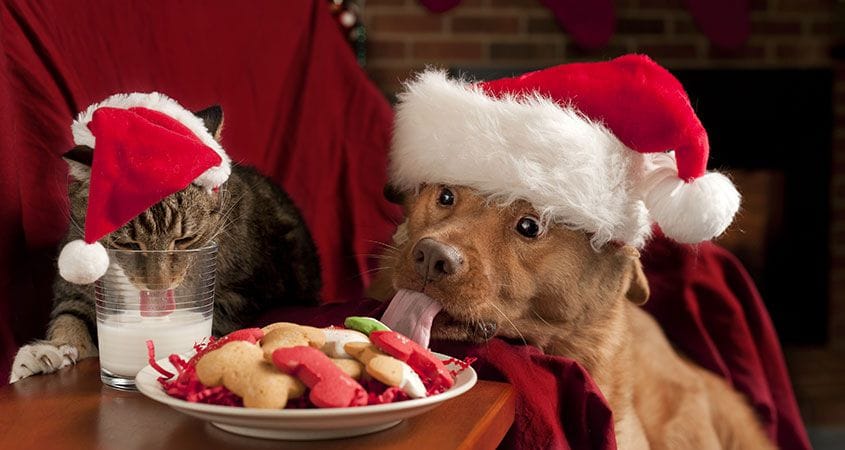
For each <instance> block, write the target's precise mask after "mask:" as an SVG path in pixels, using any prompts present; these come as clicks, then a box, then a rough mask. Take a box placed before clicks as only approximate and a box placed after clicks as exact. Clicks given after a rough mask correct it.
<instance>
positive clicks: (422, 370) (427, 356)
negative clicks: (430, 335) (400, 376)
mask: <svg viewBox="0 0 845 450" xmlns="http://www.w3.org/2000/svg"><path fill="white" fill-rule="evenodd" d="M370 341H372V343H373V344H375V346H376V347H378V348H379V349H380V350H382V351H383V352H385V353H387V354H388V355H390V356H392V357H394V358H396V359H398V360H400V361H403V362H405V363H407V364H408V365H409V366H411V368H412V369H414V372H416V373H418V374H419V375H420V376H421V377H423V378H426V379H429V380H431V383H432V389H431V390H433V391H435V392H438V391H443V390H446V389H449V388H450V387H452V386H453V385H454V384H455V380H454V379H453V378H452V375H451V374H450V373H449V371H448V370H447V369H446V366H444V365H443V362H442V361H440V359H439V358H437V357H436V356H434V353H431V352H430V351H428V350H427V349H425V348H423V347H422V346H420V345H419V344H417V343H416V342H414V341H412V340H410V339H409V338H407V337H405V336H403V335H401V334H399V333H397V332H395V331H373V332H372V333H370Z"/></svg>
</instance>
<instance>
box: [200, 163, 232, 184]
mask: <svg viewBox="0 0 845 450" xmlns="http://www.w3.org/2000/svg"><path fill="white" fill-rule="evenodd" d="M231 173H232V168H231V166H230V165H229V163H228V161H224V162H223V163H221V165H219V166H214V167H210V168H208V170H206V171H205V172H203V173H202V174H201V175H200V176H198V177H197V178H196V179H195V180H194V184H196V185H197V186H202V187H204V188H206V189H208V190H211V189H213V188H216V187H218V186H220V185H221V184H223V183H225V182H226V180H228V179H229V175H230V174H231Z"/></svg>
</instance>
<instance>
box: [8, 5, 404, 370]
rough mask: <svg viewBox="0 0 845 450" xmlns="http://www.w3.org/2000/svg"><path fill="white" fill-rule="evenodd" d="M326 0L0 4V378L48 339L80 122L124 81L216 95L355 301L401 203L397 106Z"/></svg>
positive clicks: (338, 286) (229, 128) (341, 292)
mask: <svg viewBox="0 0 845 450" xmlns="http://www.w3.org/2000/svg"><path fill="white" fill-rule="evenodd" d="M325 3H326V2H325V1H324V0H310V1H295V2H286V1H285V2H280V1H275V0H264V1H262V0H259V1H254V2H250V4H249V7H244V5H243V4H239V3H238V2H231V1H222V0H220V1H186V2H171V1H166V0H155V1H147V0H144V1H128V2H113V1H109V0H92V1H86V2H82V3H80V2H76V1H68V0H59V1H53V0H43V1H23V0H21V1H17V0H4V1H3V2H2V4H0V21H1V22H0V113H2V115H1V116H0V117H2V120H0V186H2V188H3V192H4V194H3V200H2V202H0V379H2V380H3V381H5V379H6V377H7V373H8V365H9V363H10V359H11V356H12V355H13V353H14V351H15V350H16V348H17V347H18V346H20V345H21V344H24V343H26V342H28V341H29V340H31V339H33V338H38V337H43V335H44V328H45V325H46V322H47V316H48V314H49V310H50V307H51V286H50V285H51V282H52V280H53V278H54V276H55V272H56V268H55V257H56V250H57V249H56V244H57V243H58V241H59V239H60V238H61V236H62V235H63V233H64V232H65V230H66V227H67V226H68V221H67V200H66V185H67V183H66V168H65V164H64V162H63V161H62V160H61V158H60V157H59V156H60V155H61V154H62V153H63V152H64V151H66V150H68V149H70V147H71V133H70V123H71V121H72V119H73V118H74V116H75V114H76V113H77V112H78V111H80V110H81V109H83V108H85V107H87V106H88V105H89V104H91V103H93V102H97V101H100V100H102V99H104V98H105V97H107V96H109V95H111V94H114V93H117V92H132V91H140V92H146V91H153V90H156V91H161V92H163V93H165V94H167V95H169V96H171V97H173V98H175V99H177V100H178V101H179V102H181V103H182V104H183V105H184V106H186V107H188V108H193V109H200V108H203V107H205V106H208V105H210V104H214V103H219V104H220V105H222V106H223V110H224V113H225V128H224V132H223V145H224V147H225V148H226V150H227V151H228V152H229V154H230V155H231V156H232V159H233V160H234V161H236V162H239V163H247V164H250V165H254V166H256V167H257V168H258V169H259V170H260V171H261V172H263V173H264V174H266V175H268V176H270V177H271V178H272V179H273V180H274V181H275V182H277V183H278V184H280V185H282V186H284V187H285V188H286V190H287V191H288V193H289V194H290V195H291V197H292V198H293V200H294V201H295V202H296V203H297V205H298V206H299V207H300V209H301V210H302V212H303V214H304V216H305V220H306V222H307V224H308V226H309V227H310V229H311V230H312V233H313V235H314V238H315V240H316V242H317V246H318V249H319V252H320V257H321V261H322V269H323V277H324V289H323V297H324V299H325V300H326V301H329V302H332V301H342V300H346V299H350V298H358V297H360V295H361V292H362V289H363V287H364V286H365V285H366V284H367V282H368V281H369V274H368V273H367V271H368V269H370V268H371V267H372V266H371V261H370V259H369V258H368V256H367V255H369V254H374V253H377V252H378V251H379V248H378V245H377V244H375V242H378V241H382V242H384V241H387V240H388V239H389V237H390V233H391V232H392V229H393V226H394V224H395V223H397V221H398V220H399V211H398V209H397V208H396V207H395V206H393V205H391V204H389V203H386V202H385V201H384V200H383V197H382V188H383V185H384V182H385V167H386V165H387V161H386V149H387V146H388V143H389V136H390V131H391V121H392V112H391V110H390V106H389V104H388V103H387V101H386V100H385V99H384V98H383V97H382V95H381V94H380V93H379V92H378V90H377V89H376V88H375V87H374V86H373V85H372V84H371V83H370V82H369V80H368V79H367V77H366V75H365V74H364V72H363V71H362V70H361V69H360V68H359V67H358V65H357V63H356V61H355V58H354V55H353V54H352V52H351V51H350V49H349V47H348V44H347V42H346V41H345V39H344V37H343V36H342V35H341V33H340V32H339V31H338V27H337V25H336V23H335V22H334V21H333V19H332V18H331V16H330V14H329V12H328V8H327V6H326V4H325Z"/></svg>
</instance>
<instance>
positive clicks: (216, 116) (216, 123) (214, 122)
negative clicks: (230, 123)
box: [194, 105, 223, 141]
mask: <svg viewBox="0 0 845 450" xmlns="http://www.w3.org/2000/svg"><path fill="white" fill-rule="evenodd" d="M194 115H195V116H197V117H199V118H200V119H202V121H203V123H204V124H205V128H206V129H208V132H209V133H211V135H212V136H214V140H216V141H220V133H221V132H222V131H223V108H221V107H220V105H213V106H209V107H208V108H205V109H203V110H202V111H197V112H195V113H194Z"/></svg>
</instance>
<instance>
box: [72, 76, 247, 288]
mask: <svg viewBox="0 0 845 450" xmlns="http://www.w3.org/2000/svg"><path fill="white" fill-rule="evenodd" d="M71 129H72V131H73V141H74V143H75V144H76V145H77V146H85V147H90V148H91V149H93V150H94V151H93V160H92V161H90V165H91V177H90V181H89V189H88V210H87V213H86V216H85V233H84V239H78V240H75V241H71V242H69V243H68V244H67V245H65V246H64V248H63V249H62V251H61V253H60V255H59V274H60V275H61V276H62V278H64V279H65V280H67V281H70V282H71V283H77V284H88V283H93V282H94V281H96V280H97V279H99V278H100V277H101V276H103V275H104V274H105V273H106V271H107V270H108V267H109V257H108V254H107V253H106V250H105V248H104V247H103V246H102V244H100V243H99V241H98V240H99V239H101V238H102V237H103V236H105V235H107V234H109V233H111V232H113V231H115V230H117V229H118V228H120V227H121V226H123V225H124V224H126V223H127V222H129V221H130V220H132V219H133V218H135V217H136V216H138V215H139V214H141V213H142V212H144V211H145V210H147V209H148V208H150V207H151V206H153V205H154V204H156V203H158V202H159V201H161V200H162V199H164V198H165V197H167V196H169V195H171V194H174V193H176V192H179V191H181V190H183V189H185V188H186V187H188V185H190V184H191V183H194V184H196V185H197V186H200V187H203V188H205V189H207V190H208V191H209V192H211V191H212V190H214V189H217V188H218V187H219V186H220V185H221V184H223V183H224V182H226V180H227V179H228V178H229V174H230V172H231V167H230V160H229V157H228V156H227V155H226V152H225V151H223V147H221V146H220V144H219V143H218V142H217V141H216V140H215V139H214V136H213V135H212V132H213V131H214V130H211V132H210V131H209V130H208V129H207V128H206V126H205V124H204V123H203V120H202V119H200V118H199V117H197V116H196V115H194V114H193V113H192V112H190V111H188V110H187V109H185V108H183V107H182V106H181V105H179V103H177V102H176V101H175V100H173V99H171V98H169V97H167V96H165V95H163V94H159V93H157V92H153V93H132V94H117V95H113V96H111V97H109V98H107V99H105V100H103V101H102V102H100V103H96V104H93V105H91V106H89V107H88V109H86V110H85V111H83V112H81V113H80V114H79V116H77V118H76V120H75V121H74V122H73V124H72V125H71ZM72 152H73V151H72Z"/></svg>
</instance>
